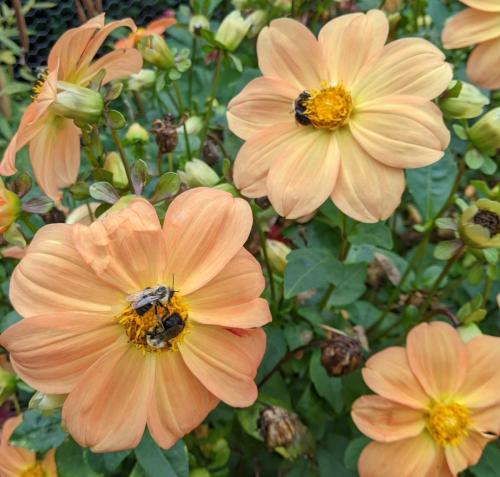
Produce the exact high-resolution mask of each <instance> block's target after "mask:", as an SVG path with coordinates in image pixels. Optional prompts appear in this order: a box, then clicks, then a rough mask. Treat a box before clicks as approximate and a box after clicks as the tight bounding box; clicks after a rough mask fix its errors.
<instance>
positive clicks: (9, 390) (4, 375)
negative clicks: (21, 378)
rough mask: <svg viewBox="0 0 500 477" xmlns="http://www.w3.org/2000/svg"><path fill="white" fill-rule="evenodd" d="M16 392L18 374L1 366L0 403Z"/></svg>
mask: <svg viewBox="0 0 500 477" xmlns="http://www.w3.org/2000/svg"><path fill="white" fill-rule="evenodd" d="M15 392H16V375H15V374H12V373H9V372H8V371H6V370H5V369H2V368H0V405H2V404H3V403H4V402H5V400H6V399H7V398H8V397H9V396H12V394H14V393H15Z"/></svg>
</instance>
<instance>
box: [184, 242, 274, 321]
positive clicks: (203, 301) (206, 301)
mask: <svg viewBox="0 0 500 477" xmlns="http://www.w3.org/2000/svg"><path fill="white" fill-rule="evenodd" d="M264 286H265V281H264V276H263V274H262V269H261V266H260V264H259V262H258V261H257V260H256V259H255V258H254V257H253V256H252V254H251V253H249V252H247V251H246V250H245V249H241V250H240V251H239V252H238V253H237V254H236V255H235V257H234V258H233V259H232V260H231V261H230V262H229V263H228V264H227V265H226V266H225V267H224V269H223V270H222V271H221V272H220V273H219V274H218V275H216V276H215V277H214V278H213V279H212V280H211V281H210V282H208V283H207V284H206V285H205V286H203V287H201V288H200V289H198V290H196V291H195V292H194V293H191V294H190V295H188V296H186V297H184V298H185V300H186V304H187V306H188V308H189V317H190V318H191V319H193V320H194V321H197V322H199V323H204V324H207V325H219V326H231V327H236V328H253V327H257V326H263V325H265V324H266V323H269V322H270V321H271V313H270V311H269V306H268V304H267V301H266V300H263V299H261V298H258V296H259V295H260V294H261V293H262V291H263V290H264Z"/></svg>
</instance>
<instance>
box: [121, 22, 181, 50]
mask: <svg viewBox="0 0 500 477" xmlns="http://www.w3.org/2000/svg"><path fill="white" fill-rule="evenodd" d="M176 23H177V22H176V20H175V18H172V17H165V18H157V19H156V20H153V21H152V22H149V23H148V24H147V25H146V26H145V27H144V28H137V30H134V31H132V32H131V33H130V34H129V35H128V36H127V38H122V39H121V40H118V41H117V42H116V43H115V48H134V46H136V45H137V43H139V40H141V39H142V38H144V37H147V36H150V35H161V34H162V33H163V32H164V31H165V30H166V29H167V28H170V27H171V26H172V25H175V24H176Z"/></svg>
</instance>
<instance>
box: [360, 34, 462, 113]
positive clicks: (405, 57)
mask: <svg viewBox="0 0 500 477" xmlns="http://www.w3.org/2000/svg"><path fill="white" fill-rule="evenodd" d="M444 60H445V57H444V54H443V52H441V51H440V50H439V49H438V48H436V47H435V46H434V45H433V44H432V43H430V42H428V41H427V40H424V39H422V38H403V39H400V40H396V41H393V42H391V43H389V44H387V45H385V46H384V49H383V51H382V55H381V56H380V58H379V59H378V60H377V61H375V62H371V63H369V64H366V66H365V69H364V71H361V72H360V77H361V79H360V80H359V81H357V82H356V84H355V85H354V86H353V88H352V90H351V94H352V97H353V98H354V101H355V108H356V106H357V105H358V104H362V103H363V102H364V101H369V100H371V99H374V98H379V97H381V96H390V95H412V96H421V97H423V98H426V99H433V98H435V97H436V96H438V95H439V94H441V93H442V92H443V91H444V90H445V89H446V88H447V87H448V84H449V83H450V81H451V78H452V75H453V74H452V69H451V66H450V65H449V64H448V63H445V61H444Z"/></svg>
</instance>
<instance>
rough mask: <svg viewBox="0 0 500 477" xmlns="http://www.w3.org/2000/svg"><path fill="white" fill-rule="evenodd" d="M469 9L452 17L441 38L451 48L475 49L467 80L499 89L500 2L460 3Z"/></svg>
mask: <svg viewBox="0 0 500 477" xmlns="http://www.w3.org/2000/svg"><path fill="white" fill-rule="evenodd" d="M460 1H461V2H462V3H464V4H465V5H467V6H468V7H469V8H466V9H465V10H462V11H461V12H460V13H458V14H456V15H455V16H453V17H451V18H450V19H449V20H448V21H447V22H446V24H445V26H444V29H443V33H442V36H441V39H442V42H443V46H444V47H445V48H448V49H452V48H464V47H466V46H474V45H477V46H475V48H474V49H473V50H472V53H471V55H470V56H469V59H468V61H467V76H468V78H469V79H470V80H471V81H472V82H474V83H476V84H477V85H479V86H481V87H482V88H488V89H497V88H500V68H499V66H498V65H499V64H500V2H499V1H498V0H460Z"/></svg>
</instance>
